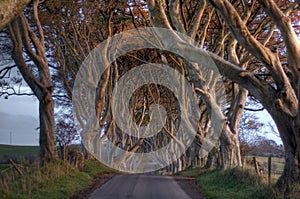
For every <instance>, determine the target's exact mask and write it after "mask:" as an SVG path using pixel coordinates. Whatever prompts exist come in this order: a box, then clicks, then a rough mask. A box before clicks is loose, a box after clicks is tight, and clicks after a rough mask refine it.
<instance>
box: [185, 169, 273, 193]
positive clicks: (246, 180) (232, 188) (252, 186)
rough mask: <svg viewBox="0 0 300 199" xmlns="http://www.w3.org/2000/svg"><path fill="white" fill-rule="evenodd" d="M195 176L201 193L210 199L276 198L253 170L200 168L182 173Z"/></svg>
mask: <svg viewBox="0 0 300 199" xmlns="http://www.w3.org/2000/svg"><path fill="white" fill-rule="evenodd" d="M180 175H184V176H194V177H196V178H197V184H198V186H199V188H200V189H201V191H202V192H203V193H204V194H205V195H206V196H207V197H208V198H210V199H253V198H256V199H259V198H274V192H273V190H272V188H270V187H268V186H267V185H266V184H265V183H264V182H263V179H262V178H260V177H259V176H257V175H256V174H255V173H254V172H253V171H252V170H242V169H238V168H233V169H228V170H225V171H222V170H207V169H203V168H200V167H197V168H194V169H189V170H186V171H183V172H180Z"/></svg>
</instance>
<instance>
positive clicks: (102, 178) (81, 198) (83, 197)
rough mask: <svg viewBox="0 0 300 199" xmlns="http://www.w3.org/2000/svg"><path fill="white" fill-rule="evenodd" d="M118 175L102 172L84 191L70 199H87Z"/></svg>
mask: <svg viewBox="0 0 300 199" xmlns="http://www.w3.org/2000/svg"><path fill="white" fill-rule="evenodd" d="M116 175H118V174H116V173H108V172H101V173H98V174H97V176H96V177H95V178H94V179H93V181H92V182H91V183H90V184H89V185H88V186H87V187H86V188H84V189H82V190H80V191H79V192H78V193H76V194H75V195H73V196H71V197H70V199H87V198H89V196H90V194H91V193H93V191H94V190H96V189H98V188H99V187H101V186H102V185H103V184H105V183H106V182H107V181H109V180H110V179H111V178H112V177H114V176H116Z"/></svg>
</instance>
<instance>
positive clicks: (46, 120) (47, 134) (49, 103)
mask: <svg viewBox="0 0 300 199" xmlns="http://www.w3.org/2000/svg"><path fill="white" fill-rule="evenodd" d="M51 94H52V92H49V93H47V94H46V95H45V96H46V97H45V99H44V100H42V101H40V102H39V120H40V139H39V143H40V158H41V163H42V164H44V163H47V162H51V161H53V160H55V159H56V158H57V148H56V145H55V143H56V142H55V124H54V101H53V99H52V96H51Z"/></svg>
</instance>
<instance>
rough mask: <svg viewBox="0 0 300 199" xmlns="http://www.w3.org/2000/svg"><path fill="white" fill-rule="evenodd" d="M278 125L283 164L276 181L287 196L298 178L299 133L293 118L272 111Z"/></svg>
mask: <svg viewBox="0 0 300 199" xmlns="http://www.w3.org/2000/svg"><path fill="white" fill-rule="evenodd" d="M271 115H272V116H273V119H274V121H275V123H276V125H277V127H278V130H279V132H280V136H281V138H282V142H283V145H284V149H285V164H284V169H283V173H282V175H281V177H280V179H279V180H278V182H277V185H278V187H279V188H281V189H284V192H285V197H287V198H289V197H290V196H289V194H290V193H291V192H290V191H291V188H292V185H293V184H295V183H298V182H299V180H300V164H299V163H300V142H299V140H300V135H299V129H298V130H297V128H298V127H297V125H295V119H294V118H291V117H290V116H288V115H286V114H283V113H280V112H279V111H277V112H274V113H272V112H271Z"/></svg>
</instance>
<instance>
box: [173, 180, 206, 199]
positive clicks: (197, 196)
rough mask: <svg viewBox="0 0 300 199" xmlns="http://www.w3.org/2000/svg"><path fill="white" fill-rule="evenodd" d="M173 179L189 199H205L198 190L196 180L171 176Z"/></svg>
mask: <svg viewBox="0 0 300 199" xmlns="http://www.w3.org/2000/svg"><path fill="white" fill-rule="evenodd" d="M173 178H174V179H175V180H176V182H177V183H178V185H179V186H180V187H181V188H182V189H183V190H184V191H185V193H186V194H187V195H188V196H189V197H190V198H191V199H207V197H206V196H205V195H204V194H203V193H202V192H201V190H200V189H199V188H198V186H197V180H196V178H192V177H185V176H173Z"/></svg>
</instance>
